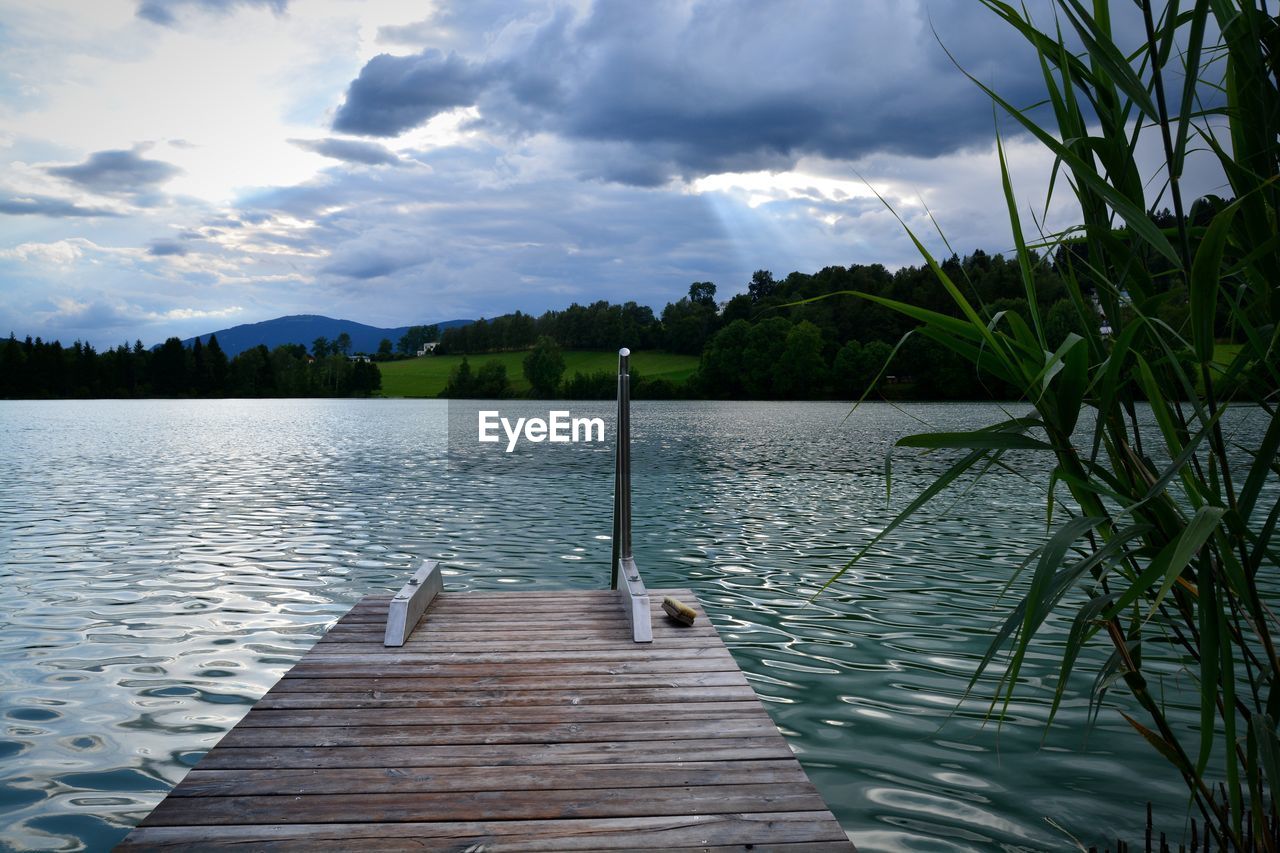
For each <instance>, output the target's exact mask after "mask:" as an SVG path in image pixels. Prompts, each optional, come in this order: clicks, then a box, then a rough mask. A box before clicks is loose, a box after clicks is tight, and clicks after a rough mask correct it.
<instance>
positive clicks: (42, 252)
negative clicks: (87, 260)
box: [0, 240, 87, 267]
mask: <svg viewBox="0 0 1280 853" xmlns="http://www.w3.org/2000/svg"><path fill="white" fill-rule="evenodd" d="M84 242H87V241H79V240H58V241H56V242H54V243H21V244H19V245H17V246H14V247H13V248H12V249H0V258H4V259H6V260H18V261H23V262H26V263H39V264H48V265H50V266H56V267H65V266H69V265H71V264H73V263H75V262H76V261H78V260H80V259H81V258H82V257H84V249H83V248H82V244H83V243H84Z"/></svg>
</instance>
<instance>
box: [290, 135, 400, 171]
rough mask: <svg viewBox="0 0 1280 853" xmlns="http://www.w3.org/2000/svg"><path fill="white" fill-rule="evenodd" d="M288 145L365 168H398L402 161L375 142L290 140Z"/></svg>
mask: <svg viewBox="0 0 1280 853" xmlns="http://www.w3.org/2000/svg"><path fill="white" fill-rule="evenodd" d="M289 142H290V143H292V144H293V145H296V146H298V147H299V148H302V149H305V150H307V151H314V152H315V153H316V154H319V155H320V156H322V157H329V158H332V159H334V160H342V161H344V162H347V163H361V164H363V165H366V166H399V165H403V161H401V159H400V158H399V157H398V156H396V153H395V152H394V151H391V150H390V149H388V148H386V147H385V146H382V145H379V144H378V143H376V142H361V141H359V140H356V139H290V140H289Z"/></svg>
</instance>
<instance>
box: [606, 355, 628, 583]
mask: <svg viewBox="0 0 1280 853" xmlns="http://www.w3.org/2000/svg"><path fill="white" fill-rule="evenodd" d="M630 361H631V350H629V349H627V348H626V347H623V348H622V349H620V350H618V425H617V445H616V447H615V448H614V457H613V459H614V468H613V478H614V483H613V559H612V560H611V566H612V568H611V569H610V575H609V588H610V589H617V588H618V561H619V560H622V559H630V558H631V368H630Z"/></svg>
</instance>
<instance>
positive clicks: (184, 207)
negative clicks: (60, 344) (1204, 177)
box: [0, 0, 1071, 347]
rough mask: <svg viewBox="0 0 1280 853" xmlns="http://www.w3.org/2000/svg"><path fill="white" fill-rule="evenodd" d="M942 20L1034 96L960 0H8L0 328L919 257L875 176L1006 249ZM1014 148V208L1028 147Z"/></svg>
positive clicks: (203, 316)
mask: <svg viewBox="0 0 1280 853" xmlns="http://www.w3.org/2000/svg"><path fill="white" fill-rule="evenodd" d="M935 30H936V32H937V38H935V35H934V31H935ZM938 38H940V39H941V40H942V41H943V42H944V43H945V44H946V45H947V47H948V48H950V49H951V50H952V52H953V53H954V54H955V56H956V58H957V60H958V61H959V62H960V63H961V64H963V65H964V66H965V67H966V68H967V69H968V70H970V71H971V72H972V73H974V74H975V75H976V76H978V77H979V78H981V79H983V80H984V81H987V82H989V83H990V84H992V85H994V86H995V87H996V88H997V89H998V90H1000V91H1001V92H1003V93H1005V94H1006V95H1007V96H1008V97H1009V98H1010V99H1011V100H1012V101H1014V102H1015V103H1021V104H1030V103H1032V102H1034V101H1035V100H1037V98H1038V94H1037V92H1038V89H1037V87H1036V77H1037V76H1038V70H1037V69H1036V66H1035V63H1034V59H1032V58H1031V57H1030V56H1028V54H1027V52H1026V50H1025V49H1024V48H1023V46H1022V45H1021V44H1019V42H1018V41H1017V39H1016V38H1013V37H1011V36H1010V35H1009V34H1007V33H1005V32H1003V31H1002V30H1001V29H1000V28H999V27H998V26H997V25H996V24H995V22H994V18H993V17H992V16H991V15H990V13H987V12H985V11H983V10H982V9H981V8H980V7H979V5H978V4H977V3H975V2H973V0H928V2H911V0H833V2H829V3H824V2H820V0H804V2H791V3H786V2H757V0H734V2H728V0H715V2H693V0H670V1H669V2H668V1H667V0H655V2H650V0H646V2H642V3H637V2H631V0H617V1H616V2H595V3H593V2H589V0H577V2H558V0H537V2H527V3H522V2H516V1H515V0H459V2H448V0H94V2H92V3H89V2H85V0H41V2H39V3H33V2H28V0H0V161H2V162H3V164H4V165H3V168H0V334H4V333H7V332H8V331H10V330H12V331H14V332H16V333H17V334H18V335H19V336H24V335H27V334H32V335H36V334H39V335H44V336H46V337H58V338H61V339H63V340H64V341H70V340H72V339H75V338H82V339H85V340H88V341H91V342H93V343H94V344H96V345H98V346H100V347H101V346H109V345H113V344H115V343H118V342H120V341H125V340H129V341H132V340H133V339H135V338H140V339H142V340H143V341H144V342H145V343H148V344H150V343H155V342H158V341H160V340H162V339H163V338H165V337H167V336H169V335H175V334H176V335H181V336H187V335H191V334H196V333H199V332H206V331H210V330H213V329H218V328H223V327H225V326H230V325H235V324H237V323H244V322H256V321H259V320H265V319H270V318H272V317H277V316H280V315H284V314H299V313H318V314H327V315H330V316H335V317H343V318H347V319H352V320H358V321H361V322H365V323H370V324H374V325H382V326H395V325H401V324H406V323H413V322H431V321H437V320H444V319H451V318H458V317H478V316H493V315H496V314H500V313H504V312H507V311H511V310H515V309H521V310H524V311H529V312H541V311H543V310H545V309H547V308H563V307H565V306H567V305H568V304H569V303H571V302H574V301H578V302H583V301H591V300H596V299H609V300H613V301H624V300H630V299H634V300H636V301H639V302H641V303H645V304H649V305H653V306H655V307H656V308H659V309H660V308H661V307H662V305H664V304H665V303H666V302H668V301H671V300H673V299H676V298H678V297H679V296H681V295H682V294H683V293H685V292H686V291H687V289H688V286H689V283H690V282H693V281H701V280H710V281H714V282H716V284H717V285H718V286H719V288H720V295H721V296H722V297H724V296H727V295H729V294H731V293H734V292H737V291H740V290H743V289H745V285H746V282H747V281H748V280H749V278H750V275H751V272H752V271H753V270H755V269H760V268H765V269H769V270H772V271H773V272H774V273H775V274H776V275H778V276H779V277H781V276H782V275H785V274H786V273H788V272H790V271H792V270H801V271H805V272H812V271H815V270H818V269H820V268H822V267H824V266H828V265H832V264H841V265H847V264H851V263H872V262H880V263H884V264H886V265H887V266H890V267H896V266H900V265H902V264H906V263H916V262H917V257H916V256H915V254H914V253H913V250H912V249H911V246H910V244H909V242H908V241H907V239H906V238H905V235H904V234H903V232H902V229H901V226H900V225H899V224H898V223H897V222H896V221H895V220H894V219H893V217H892V216H891V215H889V213H888V212H887V211H886V210H885V209H884V207H883V206H882V205H881V203H880V202H879V201H878V200H876V198H875V197H874V194H873V193H872V192H871V190H870V189H869V187H868V185H870V187H874V188H875V190H877V191H879V192H881V193H882V194H884V196H885V197H886V198H887V199H888V200H889V201H890V202H891V203H892V204H893V205H894V206H895V208H897V209H898V211H899V212H900V213H901V214H902V215H903V216H904V218H905V219H907V220H908V222H910V223H911V224H912V225H913V226H914V227H917V228H920V229H921V230H923V231H926V232H928V231H931V228H930V227H929V226H928V224H927V218H926V213H925V210H926V206H927V208H928V209H929V210H931V211H932V212H933V214H934V216H935V217H936V218H937V220H938V221H939V222H940V223H941V225H942V227H943V229H944V230H945V232H946V234H947V236H948V238H949V239H950V241H951V243H952V245H954V246H955V247H956V248H957V249H959V250H960V251H961V252H966V251H968V250H970V249H972V248H974V247H984V248H986V249H988V250H993V251H999V250H1001V249H1005V248H1007V247H1008V245H1009V243H1010V237H1009V233H1008V230H1007V227H1006V226H1005V225H1004V224H1003V212H1002V206H1003V200H1002V199H1001V197H1000V195H999V183H998V166H997V164H996V162H995V157H994V152H993V141H994V134H995V126H996V120H995V117H994V116H993V113H992V109H991V107H990V104H989V103H988V102H987V101H986V100H985V99H984V97H983V96H982V94H981V92H980V91H978V90H977V89H976V88H975V87H974V86H973V84H972V83H970V82H969V81H968V80H966V79H965V78H964V77H963V75H961V74H960V73H959V72H958V71H957V70H956V68H955V66H954V65H953V64H952V61H951V60H950V59H949V58H948V57H947V55H946V53H945V52H944V51H943V50H942V48H941V47H940V46H939V44H938V40H937V39H938ZM1006 129H1007V128H1006ZM1008 144H1009V147H1010V155H1011V159H1012V163H1013V166H1014V170H1015V176H1016V179H1017V181H1018V191H1019V196H1020V197H1021V198H1022V200H1023V201H1024V203H1025V204H1026V205H1027V206H1028V207H1031V206H1036V207H1038V206H1039V205H1040V204H1042V201H1043V188H1044V184H1045V180H1046V176H1047V174H1048V170H1049V167H1050V161H1049V159H1048V158H1047V157H1046V156H1045V155H1044V154H1043V152H1041V151H1040V150H1039V149H1038V148H1037V147H1035V146H1034V145H1032V144H1031V143H1030V142H1028V141H1026V140H1025V139H1022V138H1020V137H1017V136H1016V135H1014V136H1011V137H1010V138H1009V140H1008ZM1070 215H1071V214H1070V210H1069V208H1066V207H1061V208H1054V209H1052V210H1051V219H1052V220H1057V224H1064V223H1065V222H1066V221H1067V219H1069V218H1070ZM935 242H936V238H935Z"/></svg>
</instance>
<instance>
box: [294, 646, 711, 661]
mask: <svg viewBox="0 0 1280 853" xmlns="http://www.w3.org/2000/svg"><path fill="white" fill-rule="evenodd" d="M340 648H341V647H339V649H340ZM421 648H424V647H417V648H415V649H413V650H409V649H401V650H400V651H399V654H397V655H396V656H395V658H394V660H395V662H396V663H397V664H400V665H402V666H403V665H414V664H419V663H430V662H432V661H439V662H441V663H449V662H452V661H466V662H467V663H469V664H486V663H493V664H505V665H516V666H519V665H520V664H522V663H555V662H558V661H569V662H579V661H599V662H605V663H612V662H614V661H650V662H654V656H653V653H652V652H651V651H650V650H649V649H648V648H646V647H644V646H638V645H634V644H633V645H632V646H630V647H622V648H617V649H550V650H546V649H535V648H522V649H511V650H509V651H505V652H504V651H496V650H493V649H490V650H487V651H455V650H449V651H446V652H441V653H439V654H432V653H430V652H424V651H420V650H419V649H421ZM686 658H689V659H694V660H728V661H732V660H733V658H732V657H731V656H730V655H729V652H728V650H727V649H726V648H725V647H724V646H723V645H721V646H720V647H719V648H716V647H715V646H694V647H688V646H683V645H681V646H672V647H670V648H665V649H663V652H662V660H661V661H658V663H660V664H661V663H666V662H667V661H671V660H680V659H686ZM386 660H387V656H386V655H385V654H382V653H380V652H378V651H377V650H376V649H370V650H367V651H364V650H360V649H357V650H355V651H351V652H344V651H340V650H337V651H331V650H330V649H328V648H325V647H321V646H317V647H315V648H313V649H312V650H311V651H310V652H309V653H308V654H307V656H306V658H305V660H304V661H303V663H306V664H310V665H316V664H318V663H384V662H385V661H386Z"/></svg>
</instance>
